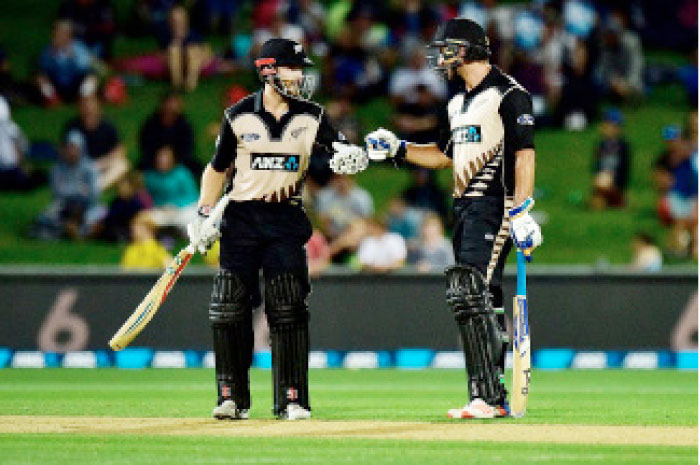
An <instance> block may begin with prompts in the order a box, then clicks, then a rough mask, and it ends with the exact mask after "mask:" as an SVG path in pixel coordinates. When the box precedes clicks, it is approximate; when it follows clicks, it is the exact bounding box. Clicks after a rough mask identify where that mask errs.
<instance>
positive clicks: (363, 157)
mask: <svg viewBox="0 0 700 465" xmlns="http://www.w3.org/2000/svg"><path fill="white" fill-rule="evenodd" d="M333 150H334V153H333V158H331V161H330V167H331V170H333V172H334V173H336V174H357V173H359V172H360V171H364V170H365V169H367V165H368V164H369V159H368V158H367V153H365V150H364V149H363V148H362V147H359V146H357V145H350V144H344V143H342V142H333Z"/></svg>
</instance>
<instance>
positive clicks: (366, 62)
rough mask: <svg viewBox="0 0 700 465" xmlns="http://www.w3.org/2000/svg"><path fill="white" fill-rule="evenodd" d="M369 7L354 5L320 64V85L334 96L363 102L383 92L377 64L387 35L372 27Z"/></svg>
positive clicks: (382, 73)
mask: <svg viewBox="0 0 700 465" xmlns="http://www.w3.org/2000/svg"><path fill="white" fill-rule="evenodd" d="M375 26H376V24H375V21H374V12H373V6H372V5H371V4H369V3H363V2H357V3H355V4H354V5H353V7H352V9H351V10H350V12H349V13H348V20H347V23H346V24H345V25H344V27H343V28H342V29H341V30H340V32H339V33H338V36H337V38H336V41H335V42H334V43H333V44H332V46H331V49H330V53H329V59H328V60H326V61H325V62H324V66H325V70H324V74H325V76H324V78H325V79H324V82H325V83H326V86H327V88H328V89H329V90H330V91H331V93H333V94H334V95H338V96H341V97H350V98H352V99H354V100H355V101H363V100H366V99H368V98H371V97H373V96H375V95H383V94H384V93H385V92H386V91H385V89H386V79H387V75H386V71H385V69H384V67H383V66H382V64H381V62H380V60H379V53H378V52H379V51H380V48H381V47H383V46H384V45H386V40H387V34H386V31H385V30H384V29H383V28H381V27H375Z"/></svg>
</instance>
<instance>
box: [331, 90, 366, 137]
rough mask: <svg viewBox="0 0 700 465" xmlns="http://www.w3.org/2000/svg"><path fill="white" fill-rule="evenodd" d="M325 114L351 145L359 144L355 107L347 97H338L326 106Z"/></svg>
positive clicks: (358, 124)
mask: <svg viewBox="0 0 700 465" xmlns="http://www.w3.org/2000/svg"><path fill="white" fill-rule="evenodd" d="M326 113H327V114H328V117H329V118H330V120H331V122H332V123H333V127H334V128H337V129H338V131H340V132H342V133H343V134H344V135H345V138H346V139H347V140H348V142H350V143H351V144H358V143H361V134H360V122H359V120H358V119H357V114H356V107H355V106H354V105H353V103H352V100H351V99H350V98H348V97H340V98H338V99H335V100H331V101H329V102H328V103H327V104H326Z"/></svg>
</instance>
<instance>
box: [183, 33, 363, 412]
mask: <svg viewBox="0 0 700 465" xmlns="http://www.w3.org/2000/svg"><path fill="white" fill-rule="evenodd" d="M311 65H312V62H311V60H309V58H308V57H307V56H306V53H305V52H304V50H303V48H302V46H301V45H299V44H297V43H296V42H293V41H291V40H284V39H270V40H268V41H267V42H266V43H265V44H264V45H263V47H262V49H261V53H260V58H259V59H258V60H256V62H255V66H256V69H257V72H258V75H259V77H260V80H261V83H262V88H261V89H260V90H259V91H258V92H255V93H254V94H251V95H249V96H248V97H246V98H244V99H242V100H240V101H239V102H238V103H236V104H235V105H233V106H231V107H229V108H227V109H226V110H225V111H224V117H223V121H222V123H221V130H220V133H219V137H218V139H217V142H216V149H215V152H214V156H213V158H212V160H211V161H210V163H209V164H208V165H207V167H206V169H205V170H204V174H203V175H202V187H201V195H200V200H199V213H198V216H197V218H196V219H195V220H193V221H192V222H191V223H190V224H189V226H188V233H189V236H190V241H191V243H192V244H194V245H195V247H196V248H197V250H199V251H200V252H202V253H204V252H206V250H207V248H208V247H209V246H211V244H212V243H213V242H214V241H215V240H216V239H217V238H218V237H219V235H220V236H221V252H220V270H219V272H218V273H217V275H216V277H215V279H214V289H213V292H212V296H211V301H210V306H209V320H210V322H211V327H212V331H213V338H214V352H215V355H216V382H217V390H218V399H217V406H216V407H215V408H214V411H213V416H214V417H215V418H218V419H231V420H236V419H246V418H248V411H249V409H250V389H249V376H248V373H249V370H250V366H251V363H252V357H253V328H252V310H253V308H254V307H255V306H257V305H259V303H260V301H261V298H262V297H261V293H260V290H259V272H260V269H261V268H262V270H263V277H264V283H265V313H266V315H267V321H268V323H269V325H270V334H271V342H272V370H273V392H274V414H275V415H276V416H278V417H279V418H285V419H289V420H299V419H307V418H309V417H310V416H311V408H310V404H309V387H308V355H309V331H308V321H309V312H308V307H307V296H308V294H309V292H310V285H309V276H308V269H307V263H306V252H305V249H304V245H305V244H306V242H307V241H308V239H309V237H310V236H311V225H310V223H309V220H308V218H307V217H306V214H305V212H304V209H303V206H302V204H301V191H302V188H303V185H304V179H305V177H306V172H307V170H308V167H309V162H310V159H311V158H312V157H321V159H322V160H325V161H326V162H327V163H328V164H329V166H330V168H331V169H332V170H333V171H334V172H336V173H339V174H355V173H357V172H359V171H362V170H363V169H365V168H366V167H367V163H368V160H367V155H366V153H365V151H364V148H362V147H357V146H353V145H348V144H347V143H346V142H344V141H345V138H344V137H343V135H342V134H340V133H339V132H338V131H336V130H335V129H333V127H332V126H331V124H330V123H329V120H328V117H327V115H326V113H325V112H324V110H323V108H322V107H321V106H319V105H317V104H315V103H313V102H311V101H309V100H308V99H309V98H310V96H311V93H312V90H313V83H312V82H311V78H310V77H309V76H308V75H306V74H305V72H304V70H305V68H307V67H309V66H311ZM229 168H232V172H233V177H232V179H231V182H230V183H229V185H228V186H227V189H226V193H225V195H228V196H229V197H230V199H231V200H230V201H229V203H228V205H227V207H226V210H225V211H224V215H223V218H222V220H221V224H220V227H218V228H217V227H216V226H213V227H208V223H207V222H205V221H204V220H205V219H206V218H207V217H208V215H209V213H210V210H211V209H212V206H213V205H214V204H215V203H216V202H217V200H218V198H219V196H220V194H221V190H222V188H223V187H224V183H225V181H226V172H227V170H229Z"/></svg>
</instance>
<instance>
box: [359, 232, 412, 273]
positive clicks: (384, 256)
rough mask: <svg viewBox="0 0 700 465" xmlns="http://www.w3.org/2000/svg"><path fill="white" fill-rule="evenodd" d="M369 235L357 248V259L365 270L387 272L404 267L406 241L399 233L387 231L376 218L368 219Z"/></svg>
mask: <svg viewBox="0 0 700 465" xmlns="http://www.w3.org/2000/svg"><path fill="white" fill-rule="evenodd" d="M366 223H367V236H366V237H365V238H364V239H362V241H361V242H360V245H359V247H358V248H357V260H358V262H359V264H360V267H361V268H362V270H363V271H368V272H371V273H386V272H389V271H393V270H398V269H399V268H401V267H403V265H404V263H405V261H406V254H407V252H406V242H405V241H404V239H403V237H401V236H400V235H399V234H396V233H392V232H389V231H387V229H386V225H384V224H383V223H382V222H380V221H378V220H376V219H369V220H366Z"/></svg>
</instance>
